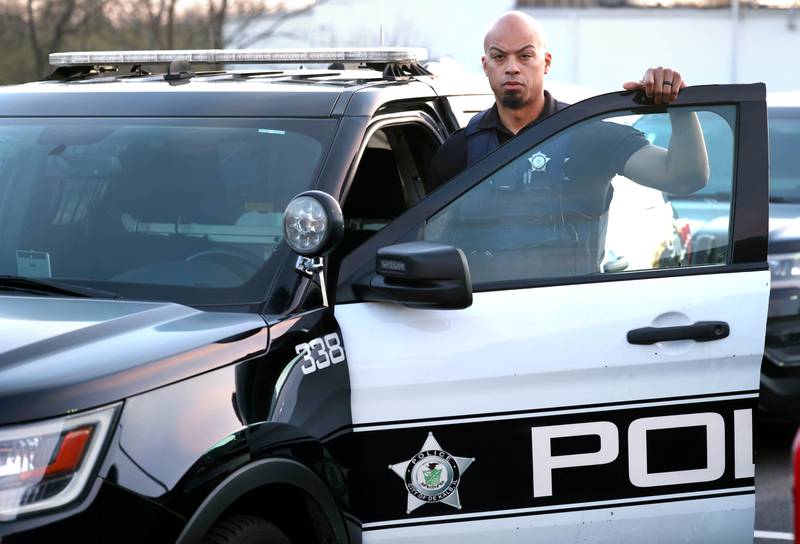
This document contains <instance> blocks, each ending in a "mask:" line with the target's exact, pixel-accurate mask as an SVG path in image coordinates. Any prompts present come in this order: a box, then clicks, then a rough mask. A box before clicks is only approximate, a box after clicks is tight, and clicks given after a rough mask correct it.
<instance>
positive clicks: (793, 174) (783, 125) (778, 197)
mask: <svg viewBox="0 0 800 544" xmlns="http://www.w3.org/2000/svg"><path fill="white" fill-rule="evenodd" d="M779 111H780V110H779ZM798 150H800V120H798V119H797V118H792V117H783V116H781V115H770V119H769V197H770V200H771V201H773V202H800V153H798Z"/></svg>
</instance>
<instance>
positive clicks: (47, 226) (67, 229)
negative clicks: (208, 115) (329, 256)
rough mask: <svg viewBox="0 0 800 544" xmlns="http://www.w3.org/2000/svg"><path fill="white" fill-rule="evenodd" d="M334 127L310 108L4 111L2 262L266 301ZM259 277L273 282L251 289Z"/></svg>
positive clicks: (3, 267)
mask: <svg viewBox="0 0 800 544" xmlns="http://www.w3.org/2000/svg"><path fill="white" fill-rule="evenodd" d="M334 128H335V121H329V120H301V119H249V120H245V119H237V120H225V119H216V120H212V119H69V120H67V119H18V120H14V119H6V120H4V121H3V122H2V124H0V274H3V275H19V276H29V277H45V278H51V277H52V278H58V279H60V280H69V281H72V280H75V281H77V282H80V283H84V284H89V285H90V286H91V285H95V286H96V287H97V288H100V289H103V288H104V287H105V288H106V289H108V290H111V291H115V292H120V293H122V294H127V295H131V296H134V295H135V296H142V297H145V298H147V297H153V298H167V299H172V298H173V297H172V296H171V292H170V291H169V289H167V287H165V286H170V287H175V288H177V287H179V288H186V289H191V290H192V292H191V293H190V294H189V295H188V296H189V301H191V303H196V304H202V303H204V302H206V301H209V300H211V298H209V296H207V295H209V293H210V291H211V290H214V289H223V288H224V289H226V290H228V292H227V296H226V297H225V300H227V301H230V302H231V303H234V302H236V301H237V300H248V301H249V300H260V298H261V296H262V295H263V292H264V290H265V288H264V286H265V285H268V283H269V282H268V281H267V280H266V278H261V276H263V275H265V274H266V275H269V274H270V272H269V270H268V268H269V266H267V265H268V263H269V262H270V260H271V257H272V255H273V254H274V252H275V251H276V250H277V249H278V247H279V245H280V243H281V241H282V239H283V233H282V229H281V219H282V214H283V210H284V208H285V207H286V205H287V204H288V202H289V200H290V199H291V198H292V197H293V196H294V195H295V194H297V193H299V192H301V191H303V190H306V189H309V188H311V187H312V186H313V183H314V180H315V176H316V172H317V169H318V167H319V163H320V160H321V158H322V157H323V156H324V152H325V150H326V149H327V147H328V146H329V143H330V139H331V136H332V132H333V130H334ZM256 276H259V278H261V279H264V280H265V281H259V282H258V283H259V285H254V286H252V288H251V289H249V288H248V289H249V292H248V289H240V288H241V287H242V286H244V285H245V284H247V283H248V282H250V280H251V279H253V278H256ZM102 284H105V285H102ZM137 286H138V287H137ZM157 286H162V287H161V288H158V289H160V290H156V289H157ZM231 291H235V292H231Z"/></svg>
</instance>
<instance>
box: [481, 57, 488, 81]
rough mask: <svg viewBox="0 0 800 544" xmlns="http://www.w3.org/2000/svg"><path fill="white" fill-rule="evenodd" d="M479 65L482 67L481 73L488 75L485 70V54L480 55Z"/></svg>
mask: <svg viewBox="0 0 800 544" xmlns="http://www.w3.org/2000/svg"><path fill="white" fill-rule="evenodd" d="M481 66H482V67H483V75H485V76H488V75H489V72H488V71H487V70H486V55H483V56H482V57H481Z"/></svg>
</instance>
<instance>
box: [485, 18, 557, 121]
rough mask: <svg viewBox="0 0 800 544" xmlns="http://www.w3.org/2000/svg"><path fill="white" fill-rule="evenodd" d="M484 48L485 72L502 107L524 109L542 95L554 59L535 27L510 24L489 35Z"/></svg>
mask: <svg viewBox="0 0 800 544" xmlns="http://www.w3.org/2000/svg"><path fill="white" fill-rule="evenodd" d="M484 46H485V53H486V54H485V56H484V57H483V58H482V59H481V61H482V63H483V71H484V73H485V74H486V76H487V77H488V78H489V85H490V86H491V87H492V91H493V92H494V96H495V98H496V99H497V102H498V103H499V104H502V105H503V106H505V107H506V108H509V109H512V110H516V109H521V108H523V107H525V106H526V105H528V104H530V103H531V101H532V100H533V99H535V98H536V97H537V96H539V95H541V93H542V87H543V84H544V74H546V73H547V71H548V70H549V69H550V58H551V57H550V53H547V52H546V51H545V50H544V46H543V44H542V40H541V38H540V37H539V36H538V35H537V33H536V31H535V30H534V29H533V28H531V27H530V26H529V25H527V24H525V23H524V22H523V21H518V20H511V21H507V22H505V23H504V24H500V25H498V26H497V27H495V28H493V29H492V31H490V33H489V34H487V36H486V40H485V42H484Z"/></svg>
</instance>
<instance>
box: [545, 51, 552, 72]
mask: <svg viewBox="0 0 800 544" xmlns="http://www.w3.org/2000/svg"><path fill="white" fill-rule="evenodd" d="M551 62H553V55H551V54H550V51H548V52H546V53H545V54H544V73H545V74H546V73H547V72H549V71H550V63H551Z"/></svg>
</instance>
